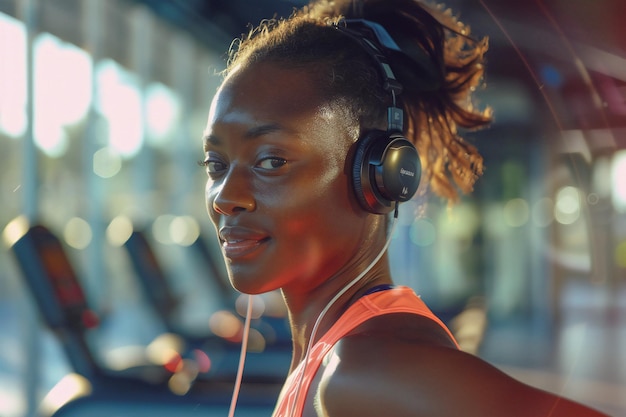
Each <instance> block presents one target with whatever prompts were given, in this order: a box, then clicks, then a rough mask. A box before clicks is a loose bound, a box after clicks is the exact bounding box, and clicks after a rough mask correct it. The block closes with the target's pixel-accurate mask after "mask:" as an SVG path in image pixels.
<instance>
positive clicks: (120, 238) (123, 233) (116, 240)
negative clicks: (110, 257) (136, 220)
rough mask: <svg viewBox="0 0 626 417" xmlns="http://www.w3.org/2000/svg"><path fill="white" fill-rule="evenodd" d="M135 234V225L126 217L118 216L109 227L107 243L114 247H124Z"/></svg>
mask: <svg viewBox="0 0 626 417" xmlns="http://www.w3.org/2000/svg"><path fill="white" fill-rule="evenodd" d="M132 233H133V223H132V221H131V220H130V219H129V218H128V217H126V216H117V217H115V218H114V219H113V220H111V222H110V223H109V225H108V226H107V229H106V237H107V241H108V242H109V243H110V244H111V245H113V246H117V247H119V246H122V245H123V244H124V243H125V242H126V241H127V240H128V238H129V237H130V235H131V234H132Z"/></svg>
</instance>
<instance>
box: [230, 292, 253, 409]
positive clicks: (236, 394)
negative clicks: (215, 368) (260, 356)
mask: <svg viewBox="0 0 626 417" xmlns="http://www.w3.org/2000/svg"><path fill="white" fill-rule="evenodd" d="M251 319H252V294H250V295H248V307H247V309H246V320H245V322H244V325H243V336H242V340H241V354H240V355H239V367H238V368H237V377H236V379H235V387H234V388H233V397H232V399H231V401H230V409H229V410H228V417H233V416H234V415H235V408H237V399H238V398H239V392H240V391H241V380H242V379H243V367H244V364H245V362H246V352H247V351H248V336H249V335H250V321H251Z"/></svg>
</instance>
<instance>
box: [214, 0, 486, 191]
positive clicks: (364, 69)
mask: <svg viewBox="0 0 626 417" xmlns="http://www.w3.org/2000/svg"><path fill="white" fill-rule="evenodd" d="M357 6H358V7H357ZM344 18H346V19H350V18H359V19H366V20H370V21H373V22H376V23H379V24H381V25H382V26H383V27H385V28H386V30H387V31H388V32H389V34H390V35H391V36H392V38H393V39H394V40H395V41H396V42H397V43H398V45H399V46H400V48H401V49H402V51H403V52H404V56H407V55H408V56H409V57H410V56H411V55H415V54H421V55H422V56H426V57H427V59H428V60H429V61H430V66H431V67H432V68H434V69H435V71H436V72H437V74H436V78H438V80H437V81H436V82H434V83H432V85H426V86H425V85H424V73H423V69H420V68H417V66H416V65H415V64H414V62H415V61H414V60H410V59H402V57H398V56H394V57H392V56H390V57H388V58H389V64H390V66H391V68H392V69H393V71H394V73H395V74H396V77H397V79H398V80H399V81H400V83H401V84H402V85H403V92H402V94H401V96H400V105H401V106H402V108H403V110H404V112H405V120H406V123H405V127H404V132H403V133H404V135H405V136H406V137H407V138H408V139H409V140H411V141H412V142H413V143H414V144H415V146H416V148H417V149H418V152H419V154H420V158H421V162H422V175H423V177H422V178H423V180H422V184H427V185H429V186H430V188H431V189H432V191H433V192H434V193H435V194H437V195H439V196H441V197H443V198H446V199H448V200H449V202H456V201H458V199H459V198H460V195H461V194H462V193H465V194H466V193H469V192H471V191H472V190H473V186H474V183H475V182H476V180H477V179H478V177H479V176H480V175H481V174H482V172H483V159H482V157H481V155H480V154H479V152H478V150H477V149H476V147H475V146H473V145H472V144H470V143H468V142H467V141H466V140H464V139H463V138H462V137H461V136H460V135H459V132H458V130H459V128H463V129H467V130H475V129H478V128H482V127H485V126H487V125H488V124H489V123H490V122H491V110H490V109H489V108H486V109H483V110H479V109H476V108H475V106H474V103H473V100H472V93H473V92H474V91H475V90H476V88H478V87H479V86H481V85H482V84H483V72H484V54H485V52H486V51H487V49H488V42H487V39H486V38H484V39H481V40H476V39H473V38H471V37H470V29H469V27H468V26H467V25H464V24H463V23H461V22H460V21H458V20H457V19H456V18H455V17H454V16H453V14H452V13H451V12H450V10H445V9H444V8H443V7H441V6H436V5H431V4H425V3H423V2H420V1H418V0H366V1H360V2H355V0H319V1H317V2H313V3H311V4H309V5H308V6H307V7H304V8H303V9H301V10H298V11H296V12H294V14H293V15H292V16H290V17H289V18H287V19H271V20H266V21H263V22H261V24H260V25H259V26H257V27H256V28H253V29H252V30H251V31H250V32H249V33H248V34H246V35H243V36H242V37H241V38H240V39H238V40H237V41H236V42H234V43H233V45H232V46H231V51H230V59H229V62H228V67H227V69H226V73H227V74H228V72H230V71H231V70H232V69H233V68H235V67H238V66H247V65H251V64H253V63H255V62H261V61H269V62H275V63H278V64H280V65H281V66H283V67H287V68H300V69H304V70H306V71H308V72H309V73H310V74H311V76H312V77H313V80H314V82H315V83H316V86H317V88H318V89H319V91H320V92H321V93H322V94H324V95H325V97H326V98H327V99H328V100H329V102H334V103H338V104H340V105H342V106H345V108H346V109H347V111H348V114H349V115H350V116H351V117H352V118H354V120H355V121H356V122H357V123H358V126H359V128H360V129H361V130H364V129H371V128H375V127H379V126H381V125H382V124H383V123H384V120H385V114H386V113H385V112H386V107H387V106H388V105H389V100H390V97H389V94H388V93H387V92H386V91H384V90H383V87H382V85H381V84H382V83H381V82H380V81H379V74H378V70H377V68H376V66H375V65H373V63H372V58H371V57H370V56H369V55H368V54H367V53H366V52H365V51H364V48H359V47H356V46H355V41H354V40H353V39H351V38H350V37H349V36H346V35H344V34H342V33H341V31H338V30H335V29H336V28H334V26H336V25H338V24H341V20H342V19H344ZM426 189H427V187H421V192H422V193H424V192H425V191H426Z"/></svg>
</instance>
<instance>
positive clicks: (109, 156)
mask: <svg viewBox="0 0 626 417" xmlns="http://www.w3.org/2000/svg"><path fill="white" fill-rule="evenodd" d="M121 169H122V158H121V157H120V156H119V154H118V153H117V152H115V151H114V150H113V149H112V148H110V147H108V146H107V147H104V148H101V149H98V150H97V151H96V152H94V154H93V172H94V173H95V174H96V175H97V176H99V177H102V178H111V177H113V176H115V175H116V174H118V173H119V172H120V170H121Z"/></svg>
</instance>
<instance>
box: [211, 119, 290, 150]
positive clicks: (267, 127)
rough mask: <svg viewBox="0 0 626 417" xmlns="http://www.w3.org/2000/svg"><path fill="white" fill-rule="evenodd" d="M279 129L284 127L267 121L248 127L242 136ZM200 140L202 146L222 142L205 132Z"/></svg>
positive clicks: (250, 137) (250, 136)
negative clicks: (266, 122)
mask: <svg viewBox="0 0 626 417" xmlns="http://www.w3.org/2000/svg"><path fill="white" fill-rule="evenodd" d="M281 130H285V128H284V127H283V126H281V125H280V124H278V123H268V124H264V125H259V126H254V127H251V128H250V129H248V131H246V133H245V134H244V138H246V139H255V138H259V137H261V136H263V135H267V134H269V133H273V132H278V131H281ZM202 142H203V143H204V148H205V149H206V148H207V145H209V144H210V145H214V146H218V145H221V144H222V140H221V139H220V138H219V137H217V136H215V135H213V134H211V133H209V134H205V135H204V136H203V137H202Z"/></svg>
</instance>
